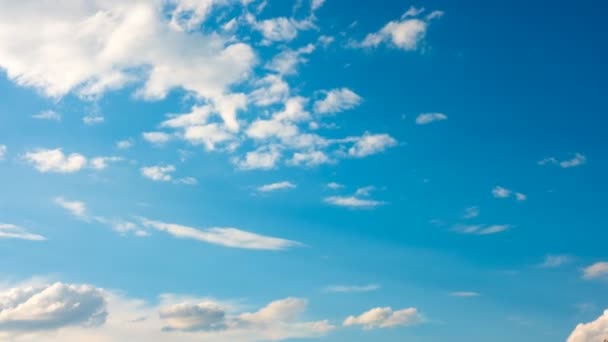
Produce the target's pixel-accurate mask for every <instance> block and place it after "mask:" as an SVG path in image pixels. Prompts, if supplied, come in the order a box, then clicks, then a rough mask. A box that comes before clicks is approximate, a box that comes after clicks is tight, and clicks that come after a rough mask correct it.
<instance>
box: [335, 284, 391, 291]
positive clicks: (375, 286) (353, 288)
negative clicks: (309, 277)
mask: <svg viewBox="0 0 608 342" xmlns="http://www.w3.org/2000/svg"><path fill="white" fill-rule="evenodd" d="M379 289H380V285H378V284H369V285H330V286H327V287H325V291H326V292H335V293H363V292H373V291H377V290H379Z"/></svg>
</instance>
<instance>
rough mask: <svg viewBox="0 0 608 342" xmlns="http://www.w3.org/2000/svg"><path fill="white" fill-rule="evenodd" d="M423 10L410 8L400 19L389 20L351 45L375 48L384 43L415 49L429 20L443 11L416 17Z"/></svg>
mask: <svg viewBox="0 0 608 342" xmlns="http://www.w3.org/2000/svg"><path fill="white" fill-rule="evenodd" d="M423 11H424V10H418V9H414V10H412V9H411V8H410V9H409V10H408V11H407V12H405V13H404V14H403V16H402V17H401V19H400V20H393V21H389V22H388V23H387V24H386V25H384V27H382V28H381V29H380V30H379V31H378V32H374V33H370V34H368V35H367V36H366V37H365V39H363V41H361V42H358V43H354V44H353V46H355V47H362V48H375V47H378V46H379V45H381V44H383V43H385V44H389V45H390V46H393V47H395V48H397V49H400V50H406V51H412V50H417V49H418V48H419V47H420V45H421V42H422V41H423V40H424V38H425V36H426V33H427V30H428V26H429V24H430V22H431V21H432V20H433V19H436V18H439V17H441V16H442V15H443V12H440V11H434V12H431V13H430V14H429V15H427V16H426V17H424V18H417V17H418V16H420V14H422V12H423Z"/></svg>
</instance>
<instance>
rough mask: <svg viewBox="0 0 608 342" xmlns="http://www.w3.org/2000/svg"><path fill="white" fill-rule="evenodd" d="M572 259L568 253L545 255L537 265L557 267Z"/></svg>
mask: <svg viewBox="0 0 608 342" xmlns="http://www.w3.org/2000/svg"><path fill="white" fill-rule="evenodd" d="M573 261H574V258H573V257H572V256H570V255H565V254H561V255H557V254H554V255H547V256H545V260H543V262H542V263H540V264H539V265H538V267H541V268H558V267H560V266H563V265H566V264H569V263H571V262H573Z"/></svg>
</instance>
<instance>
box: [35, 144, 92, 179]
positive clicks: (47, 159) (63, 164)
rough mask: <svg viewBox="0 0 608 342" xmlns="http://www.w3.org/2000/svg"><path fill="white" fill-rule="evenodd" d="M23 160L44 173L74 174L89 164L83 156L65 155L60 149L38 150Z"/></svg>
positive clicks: (75, 154)
mask: <svg viewBox="0 0 608 342" xmlns="http://www.w3.org/2000/svg"><path fill="white" fill-rule="evenodd" d="M23 158H24V160H26V161H27V162H29V163H30V164H32V165H34V167H35V168H36V169H37V170H38V171H40V172H43V173H46V172H57V173H73V172H77V171H80V170H81V169H82V168H84V167H85V166H86V164H87V159H86V158H85V157H84V156H83V155H81V154H78V153H72V154H70V155H64V154H63V151H62V150H61V149H60V148H56V149H52V150H51V149H38V150H35V151H33V152H27V153H26V154H25V155H24V157H23Z"/></svg>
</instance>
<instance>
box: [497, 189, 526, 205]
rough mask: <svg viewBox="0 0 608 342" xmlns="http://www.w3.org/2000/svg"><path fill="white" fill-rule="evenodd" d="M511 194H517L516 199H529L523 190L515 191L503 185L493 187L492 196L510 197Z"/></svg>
mask: <svg viewBox="0 0 608 342" xmlns="http://www.w3.org/2000/svg"><path fill="white" fill-rule="evenodd" d="M511 195H514V196H515V199H516V200H518V201H520V202H522V201H525V200H527V199H528V196H527V195H526V194H524V193H521V192H513V190H511V189H507V188H505V187H502V186H496V187H494V189H492V196H494V197H496V198H509V197H511Z"/></svg>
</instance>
